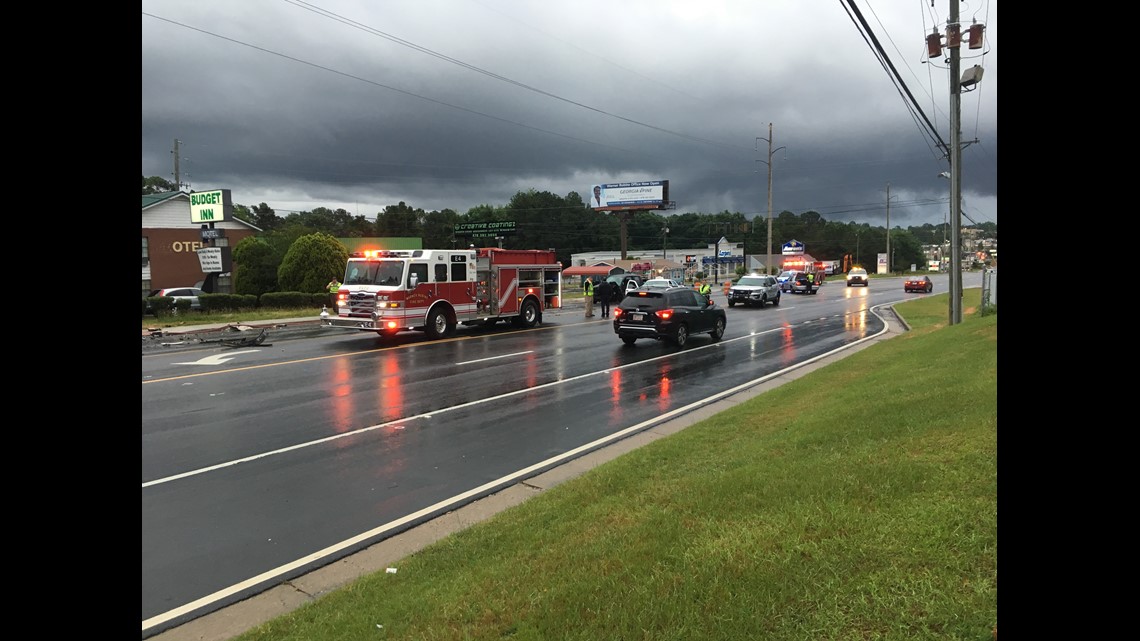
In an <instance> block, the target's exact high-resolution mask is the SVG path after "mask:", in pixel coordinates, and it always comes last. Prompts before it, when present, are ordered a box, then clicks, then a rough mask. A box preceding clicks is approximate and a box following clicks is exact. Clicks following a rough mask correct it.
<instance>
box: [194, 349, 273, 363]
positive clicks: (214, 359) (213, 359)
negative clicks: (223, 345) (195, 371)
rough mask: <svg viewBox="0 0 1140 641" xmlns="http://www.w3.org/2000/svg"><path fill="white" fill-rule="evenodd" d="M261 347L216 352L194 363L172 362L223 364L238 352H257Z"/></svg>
mask: <svg viewBox="0 0 1140 641" xmlns="http://www.w3.org/2000/svg"><path fill="white" fill-rule="evenodd" d="M260 351H261V350H259V349H247V350H245V351H242V352H226V353H225V354H215V355H214V356H207V357H205V358H200V359H198V360H196V361H194V362H192V363H172V365H221V364H223V363H227V362H229V361H232V360H233V359H234V356H237V355H238V354H256V353H258V352H260Z"/></svg>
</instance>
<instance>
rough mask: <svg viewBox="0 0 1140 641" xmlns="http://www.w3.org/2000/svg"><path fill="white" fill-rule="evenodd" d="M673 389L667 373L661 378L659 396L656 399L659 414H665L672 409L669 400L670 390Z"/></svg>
mask: <svg viewBox="0 0 1140 641" xmlns="http://www.w3.org/2000/svg"><path fill="white" fill-rule="evenodd" d="M672 387H673V381H672V379H670V378H669V375H668V373H666V374H665V375H664V376H662V377H661V395H660V396H658V397H657V409H658V411H661V412H667V411H669V410H670V409H671V408H672V399H671V398H670V394H669V392H670V389H671V388H672Z"/></svg>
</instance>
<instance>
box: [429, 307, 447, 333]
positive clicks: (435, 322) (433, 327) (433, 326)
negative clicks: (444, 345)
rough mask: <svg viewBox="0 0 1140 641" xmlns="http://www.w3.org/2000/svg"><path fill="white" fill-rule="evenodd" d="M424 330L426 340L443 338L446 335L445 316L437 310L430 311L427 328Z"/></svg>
mask: <svg viewBox="0 0 1140 641" xmlns="http://www.w3.org/2000/svg"><path fill="white" fill-rule="evenodd" d="M425 329H426V330H427V335H428V338H431V339H433V340H434V339H436V338H443V337H444V336H446V335H447V334H448V323H447V315H446V314H444V313H443V311H442V310H439V309H433V310H431V313H430V314H428V319H427V327H426V328H425Z"/></svg>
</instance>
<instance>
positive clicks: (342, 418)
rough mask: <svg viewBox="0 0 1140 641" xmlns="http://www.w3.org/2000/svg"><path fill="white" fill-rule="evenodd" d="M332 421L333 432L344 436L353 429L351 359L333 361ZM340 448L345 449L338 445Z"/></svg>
mask: <svg viewBox="0 0 1140 641" xmlns="http://www.w3.org/2000/svg"><path fill="white" fill-rule="evenodd" d="M332 383H333V388H332V393H331V395H330V396H331V398H332V419H333V430H335V431H336V432H337V433H338V434H343V433H345V432H348V431H350V430H352V429H353V417H354V416H355V414H356V412H355V411H354V405H353V402H352V370H351V367H350V364H349V359H347V358H338V359H336V360H335V361H333V375H332ZM338 447H343V446H342V445H340V444H338Z"/></svg>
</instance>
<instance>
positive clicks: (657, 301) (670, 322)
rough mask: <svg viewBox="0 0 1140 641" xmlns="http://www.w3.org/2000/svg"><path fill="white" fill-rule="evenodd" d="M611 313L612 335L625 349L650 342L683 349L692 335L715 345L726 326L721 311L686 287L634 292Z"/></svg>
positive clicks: (637, 290)
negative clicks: (707, 338)
mask: <svg viewBox="0 0 1140 641" xmlns="http://www.w3.org/2000/svg"><path fill="white" fill-rule="evenodd" d="M613 313H614V333H615V334H617V335H618V337H620V338H621V340H622V342H624V343H625V344H626V345H632V344H634V343H635V342H636V341H637V339H639V338H652V339H654V340H668V341H669V342H671V343H674V344H675V345H677V346H678V347H684V346H685V345H686V344H687V343H688V342H689V336H691V335H693V334H708V335H709V336H711V337H712V339H713V340H714V341H718V340H720V338H721V336H724V327H725V325H726V324H727V323H728V318H727V314H725V313H724V308H723V307H718V306H717V304H716V303H714V302H712V301H710V300H708V299H706V298H705V297H704V296H701V295H700V294H699V293H697V290H695V289H692V288H690V287H670V288H669V289H635V290H633V291H631V292H629V293H628V294H626V296H625V298H623V299H622V301H621V302H620V303H618V306H617V307H615V308H614V310H613Z"/></svg>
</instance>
